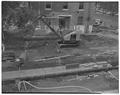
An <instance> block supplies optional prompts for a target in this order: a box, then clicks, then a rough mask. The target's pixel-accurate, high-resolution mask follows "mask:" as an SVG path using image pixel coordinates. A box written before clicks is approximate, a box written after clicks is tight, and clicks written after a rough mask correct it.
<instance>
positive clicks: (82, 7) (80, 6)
mask: <svg viewBox="0 0 120 95" xmlns="http://www.w3.org/2000/svg"><path fill="white" fill-rule="evenodd" d="M81 9H84V3H83V2H80V3H79V10H81Z"/></svg>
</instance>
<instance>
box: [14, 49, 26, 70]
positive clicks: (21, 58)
mask: <svg viewBox="0 0 120 95" xmlns="http://www.w3.org/2000/svg"><path fill="white" fill-rule="evenodd" d="M26 55H27V51H26V50H25V52H23V53H22V54H21V55H20V56H19V58H17V59H16V60H15V61H16V63H17V67H18V69H19V70H20V69H21V67H22V66H23V65H24V64H25V61H26V58H27V57H26Z"/></svg>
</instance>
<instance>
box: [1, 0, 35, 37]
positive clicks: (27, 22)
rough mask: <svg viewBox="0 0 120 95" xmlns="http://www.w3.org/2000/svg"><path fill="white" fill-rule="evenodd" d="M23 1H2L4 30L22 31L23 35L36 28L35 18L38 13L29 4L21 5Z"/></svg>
mask: <svg viewBox="0 0 120 95" xmlns="http://www.w3.org/2000/svg"><path fill="white" fill-rule="evenodd" d="M20 4H22V2H6V1H4V2H2V17H3V18H2V22H3V24H2V26H3V30H4V29H5V31H8V32H11V33H20V34H21V35H23V36H26V35H29V34H31V32H33V30H34V25H33V24H32V22H33V20H34V19H35V17H36V13H35V12H34V11H33V10H32V9H31V8H29V6H27V7H26V6H25V7H24V6H22V7H21V6H20Z"/></svg>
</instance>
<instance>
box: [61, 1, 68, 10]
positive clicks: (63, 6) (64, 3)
mask: <svg viewBox="0 0 120 95" xmlns="http://www.w3.org/2000/svg"><path fill="white" fill-rule="evenodd" d="M65 4H67V8H64V6H65ZM62 10H64V11H67V10H69V8H68V2H65V3H63V6H62Z"/></svg>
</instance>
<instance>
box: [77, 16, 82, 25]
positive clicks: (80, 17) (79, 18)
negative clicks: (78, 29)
mask: <svg viewBox="0 0 120 95" xmlns="http://www.w3.org/2000/svg"><path fill="white" fill-rule="evenodd" d="M77 25H83V16H79V17H78V23H77Z"/></svg>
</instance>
